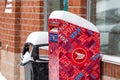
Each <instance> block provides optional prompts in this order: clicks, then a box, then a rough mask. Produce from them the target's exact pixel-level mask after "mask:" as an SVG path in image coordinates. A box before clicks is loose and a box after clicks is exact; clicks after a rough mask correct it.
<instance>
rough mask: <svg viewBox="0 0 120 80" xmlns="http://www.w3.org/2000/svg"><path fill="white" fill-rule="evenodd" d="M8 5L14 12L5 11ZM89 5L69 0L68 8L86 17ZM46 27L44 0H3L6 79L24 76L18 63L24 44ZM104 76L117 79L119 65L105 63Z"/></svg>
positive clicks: (0, 23) (0, 19) (0, 20)
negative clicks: (35, 32)
mask: <svg viewBox="0 0 120 80" xmlns="http://www.w3.org/2000/svg"><path fill="white" fill-rule="evenodd" d="M6 4H12V13H5V8H6V7H5V6H6ZM86 5H87V1H86V0H68V11H70V12H72V13H75V14H77V15H79V16H82V17H84V18H86V13H87V6H86ZM93 19H94V20H95V18H94V17H93ZM43 29H44V0H13V1H12V2H5V0H0V41H1V43H2V48H1V53H0V55H1V60H0V61H1V73H2V74H3V75H4V76H5V77H6V78H7V80H23V79H24V69H23V67H20V66H19V63H20V53H21V52H22V48H23V45H24V43H25V41H26V38H27V36H28V35H29V33H31V32H33V31H42V30H43ZM7 47H8V48H7ZM101 75H102V76H103V77H102V78H101V79H102V80H107V79H108V80H117V79H118V78H120V77H119V75H120V66H118V65H114V64H109V63H105V62H102V63H101ZM111 77H112V78H111ZM113 77H114V78H113ZM115 78H117V79H115Z"/></svg>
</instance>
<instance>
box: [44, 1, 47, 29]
mask: <svg viewBox="0 0 120 80" xmlns="http://www.w3.org/2000/svg"><path fill="white" fill-rule="evenodd" d="M47 23H48V0H44V31H47V30H48V24H47Z"/></svg>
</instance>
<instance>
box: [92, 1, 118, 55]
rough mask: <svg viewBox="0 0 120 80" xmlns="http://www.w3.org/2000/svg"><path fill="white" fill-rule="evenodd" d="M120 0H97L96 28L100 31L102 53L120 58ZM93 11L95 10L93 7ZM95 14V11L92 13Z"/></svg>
mask: <svg viewBox="0 0 120 80" xmlns="http://www.w3.org/2000/svg"><path fill="white" fill-rule="evenodd" d="M119 3H120V0H96V14H94V15H92V17H93V16H96V21H93V22H95V23H96V26H97V27H98V29H99V31H100V34H101V36H100V39H101V52H102V53H105V54H110V55H117V56H120V4H119ZM92 10H95V8H94V7H92ZM92 12H93V11H92Z"/></svg>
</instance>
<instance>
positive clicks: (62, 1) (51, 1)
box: [44, 0, 68, 31]
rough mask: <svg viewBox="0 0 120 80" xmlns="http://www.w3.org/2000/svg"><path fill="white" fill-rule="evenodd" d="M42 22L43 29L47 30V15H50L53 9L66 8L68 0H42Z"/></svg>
mask: <svg viewBox="0 0 120 80" xmlns="http://www.w3.org/2000/svg"><path fill="white" fill-rule="evenodd" d="M44 3H45V5H44V11H45V12H44V14H45V17H44V22H45V26H44V30H45V31H47V29H48V27H47V26H48V25H47V20H48V17H49V15H50V13H51V12H52V11H54V10H65V11H67V10H68V0H44Z"/></svg>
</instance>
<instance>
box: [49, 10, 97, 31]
mask: <svg viewBox="0 0 120 80" xmlns="http://www.w3.org/2000/svg"><path fill="white" fill-rule="evenodd" d="M49 19H60V20H64V21H67V22H70V23H72V24H75V25H78V26H81V27H83V28H86V29H89V30H92V31H95V32H99V31H98V29H97V27H96V26H95V25H93V24H92V23H90V22H89V21H87V20H86V19H84V18H82V17H80V16H77V15H75V14H73V13H70V12H67V11H60V10H59V11H53V12H52V13H51V15H50V16H49Z"/></svg>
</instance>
